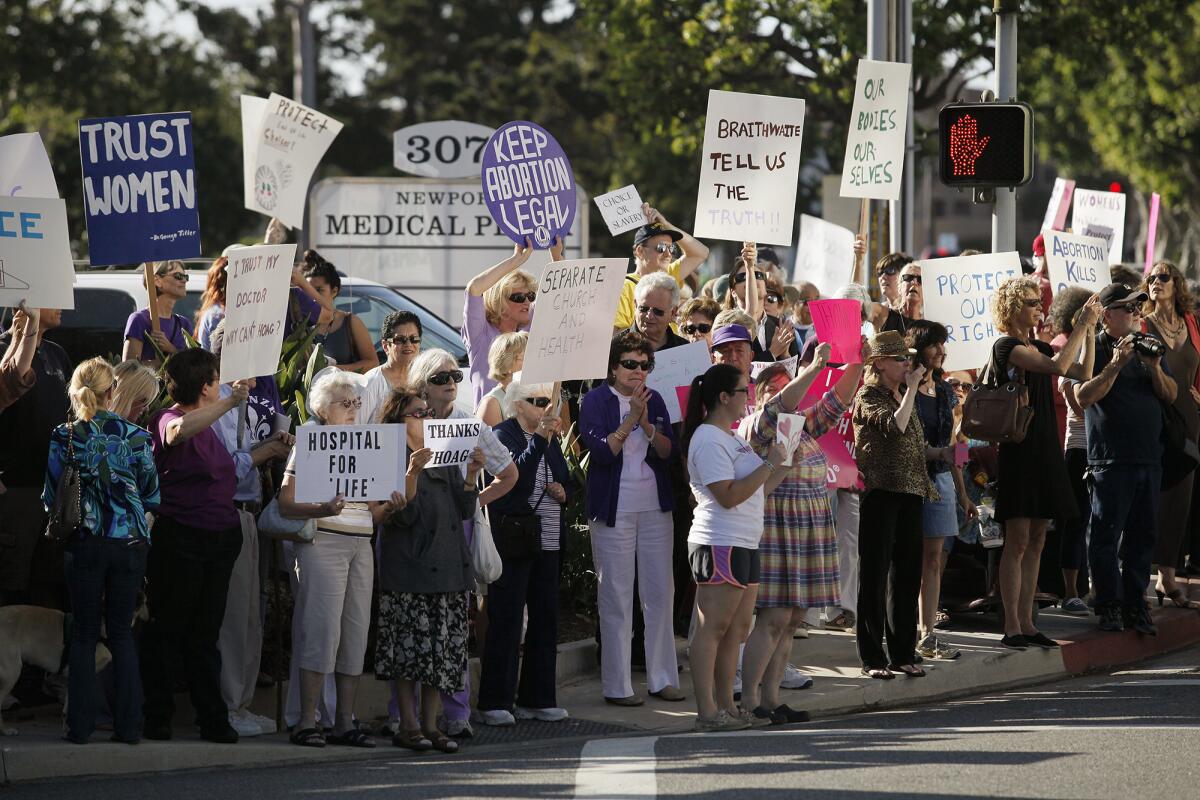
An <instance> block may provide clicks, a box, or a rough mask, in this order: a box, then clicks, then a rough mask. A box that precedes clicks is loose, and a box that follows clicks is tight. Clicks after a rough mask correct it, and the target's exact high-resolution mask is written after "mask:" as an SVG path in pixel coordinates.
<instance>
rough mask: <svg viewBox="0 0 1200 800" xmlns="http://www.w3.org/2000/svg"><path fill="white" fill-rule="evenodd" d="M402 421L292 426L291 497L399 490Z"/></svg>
mask: <svg viewBox="0 0 1200 800" xmlns="http://www.w3.org/2000/svg"><path fill="white" fill-rule="evenodd" d="M403 432H404V426H403V425H301V426H300V427H299V428H298V429H297V430H296V462H295V469H296V502H298V503H327V502H329V501H330V500H332V499H333V498H334V497H336V496H337V495H339V494H340V495H342V496H343V497H344V498H345V499H346V501H347V502H353V503H364V502H366V501H368V500H387V499H388V498H390V497H391V495H392V492H394V491H398V492H403V491H404V472H405V466H406V465H405V459H406V453H405V449H404V442H403V440H402V439H401V438H400V437H401V436H402V435H403Z"/></svg>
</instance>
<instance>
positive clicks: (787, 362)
mask: <svg viewBox="0 0 1200 800" xmlns="http://www.w3.org/2000/svg"><path fill="white" fill-rule="evenodd" d="M799 363H800V356H788V357H787V358H784V359H781V360H780V361H751V362H750V380H752V381H756V380H758V376H759V374H761V373H762V371H763V370H764V369H766V368H767V367H773V366H775V365H776V364H782V365H783V368H784V369H786V370H787V374H788V377H789V378H794V377H796V367H797V365H798V364H799Z"/></svg>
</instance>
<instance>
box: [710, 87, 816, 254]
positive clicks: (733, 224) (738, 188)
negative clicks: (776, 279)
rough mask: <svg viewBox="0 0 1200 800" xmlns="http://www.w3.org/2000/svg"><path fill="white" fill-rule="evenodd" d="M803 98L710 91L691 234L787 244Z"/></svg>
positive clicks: (802, 127)
mask: <svg viewBox="0 0 1200 800" xmlns="http://www.w3.org/2000/svg"><path fill="white" fill-rule="evenodd" d="M803 134H804V101H803V100H800V99H798V98H794V97H772V96H769V95H762V94H744V93H742V92H724V91H720V90H718V89H710V90H709V92H708V118H707V120H706V121H705V124H704V150H703V152H702V154H701V162H700V187H699V192H698V194H697V197H696V226H695V229H694V230H695V234H694V235H695V236H697V237H699V238H710V239H727V240H730V241H735V242H741V241H746V242H758V243H760V244H774V245H782V246H784V247H787V246H790V245H791V244H792V224H793V221H794V219H795V208H796V184H797V179H798V176H799V171H800V142H801V139H802V138H803Z"/></svg>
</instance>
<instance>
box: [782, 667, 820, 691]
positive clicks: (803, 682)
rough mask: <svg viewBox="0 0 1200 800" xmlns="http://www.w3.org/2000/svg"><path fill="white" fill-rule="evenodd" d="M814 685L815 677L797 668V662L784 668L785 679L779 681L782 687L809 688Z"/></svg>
mask: <svg viewBox="0 0 1200 800" xmlns="http://www.w3.org/2000/svg"><path fill="white" fill-rule="evenodd" d="M812 685H813V679H812V678H810V677H808V676H807V675H805V674H804V673H803V672H801V671H800V670H798V669H796V665H795V664H788V665H787V666H786V667H784V668H783V680H782V681H780V682H779V688H780V689H807V688H808V687H810V686H812Z"/></svg>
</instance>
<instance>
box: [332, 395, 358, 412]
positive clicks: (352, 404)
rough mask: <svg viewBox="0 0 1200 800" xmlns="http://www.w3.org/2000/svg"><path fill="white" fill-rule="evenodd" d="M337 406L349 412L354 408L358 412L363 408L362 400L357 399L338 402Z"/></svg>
mask: <svg viewBox="0 0 1200 800" xmlns="http://www.w3.org/2000/svg"><path fill="white" fill-rule="evenodd" d="M337 404H338V405H339V406H341V407H342V408H344V409H346V410H347V411H349V410H350V409H352V408H353V409H355V410H356V411H357V410H358V409H360V408H362V398H360V397H355V398H354V399H352V400H338V401H337Z"/></svg>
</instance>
